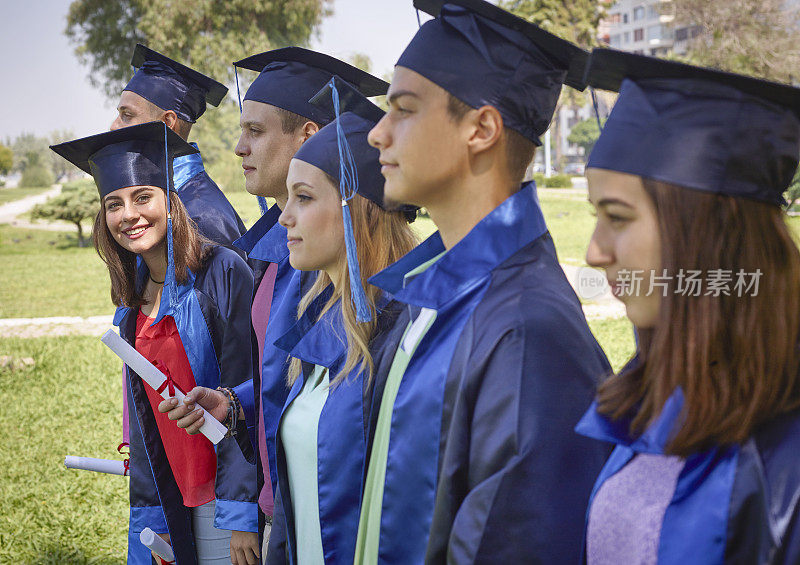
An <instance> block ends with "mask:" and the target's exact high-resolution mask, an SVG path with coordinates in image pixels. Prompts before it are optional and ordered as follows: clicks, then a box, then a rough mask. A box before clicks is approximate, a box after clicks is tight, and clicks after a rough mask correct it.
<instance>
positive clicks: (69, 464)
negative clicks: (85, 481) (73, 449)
mask: <svg viewBox="0 0 800 565" xmlns="http://www.w3.org/2000/svg"><path fill="white" fill-rule="evenodd" d="M64 466H65V467H66V468H67V469H81V470H83V471H95V472H97V473H108V474H110V475H127V474H128V472H127V469H126V468H125V461H114V460H113V459H95V458H94V457H76V456H74V455H67V456H66V458H65V459H64Z"/></svg>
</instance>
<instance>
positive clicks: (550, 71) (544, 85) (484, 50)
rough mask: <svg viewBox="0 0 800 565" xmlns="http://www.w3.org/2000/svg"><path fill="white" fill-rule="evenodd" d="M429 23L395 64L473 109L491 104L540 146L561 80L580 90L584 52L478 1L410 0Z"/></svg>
mask: <svg viewBox="0 0 800 565" xmlns="http://www.w3.org/2000/svg"><path fill="white" fill-rule="evenodd" d="M414 6H415V7H417V8H418V9H422V10H424V11H426V12H428V13H429V14H431V15H434V16H435V19H433V20H431V21H428V22H426V23H425V24H423V25H422V27H420V29H419V30H418V31H417V33H416V35H415V36H414V38H413V39H412V40H411V43H409V45H408V47H406V49H405V51H404V52H403V54H402V55H401V56H400V59H399V60H398V61H397V65H398V66H401V67H406V68H408V69H411V70H413V71H415V72H417V73H419V74H420V75H422V76H423V77H425V78H427V79H428V80H430V81H432V82H433V83H435V84H437V85H439V86H440V87H442V88H443V89H444V90H446V91H447V92H449V93H450V94H452V95H453V96H455V97H456V98H458V99H459V100H461V101H462V102H464V103H465V104H467V105H468V106H471V107H473V108H479V107H481V106H483V105H491V106H494V107H495V108H497V109H498V111H499V112H500V114H501V115H502V116H503V122H504V125H505V126H507V127H509V128H511V129H513V130H515V131H517V132H519V133H520V134H522V135H523V136H525V137H526V138H528V139H530V140H531V141H533V142H534V143H535V144H537V145H540V144H541V143H540V141H539V136H540V135H541V134H543V133H544V132H545V131H546V130H547V128H548V127H549V126H550V120H551V119H552V117H553V113H554V112H555V108H556V104H557V103H558V98H559V95H560V94H561V87H562V85H563V84H569V85H570V86H572V87H574V88H577V89H579V90H583V89H584V88H585V83H584V82H583V75H584V70H585V62H586V57H587V53H586V52H585V51H584V50H583V49H581V48H580V47H578V46H577V45H574V44H573V43H570V42H569V41H566V40H564V39H561V38H559V37H557V36H555V35H553V34H551V33H548V32H546V31H544V30H543V29H541V28H540V27H538V26H536V25H535V24H532V23H530V22H527V21H525V20H523V19H522V18H519V17H517V16H514V15H513V14H511V13H509V12H506V11H505V10H502V9H501V8H498V7H497V6H494V5H492V4H490V3H488V2H485V1H483V0H452V1H451V2H444V1H437V0H414Z"/></svg>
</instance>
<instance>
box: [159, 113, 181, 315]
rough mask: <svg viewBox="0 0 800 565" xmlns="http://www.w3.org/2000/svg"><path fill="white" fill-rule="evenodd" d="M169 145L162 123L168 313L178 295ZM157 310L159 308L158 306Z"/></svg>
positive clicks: (165, 126) (165, 127) (165, 284)
mask: <svg viewBox="0 0 800 565" xmlns="http://www.w3.org/2000/svg"><path fill="white" fill-rule="evenodd" d="M169 164H170V162H169V145H168V143H167V124H166V123H165V124H164V168H165V169H166V173H167V175H166V176H167V274H166V276H165V277H164V288H166V289H167V292H168V293H169V302H168V304H169V310H168V311H167V313H168V314H172V313H173V312H174V311H175V310H174V307H175V303H176V301H177V296H178V283H177V282H176V281H175V259H174V257H175V256H174V255H173V254H172V206H171V204H170V198H169V197H170V192H171V191H172V188H173V184H172V175H170V174H169V173H170V166H169ZM161 298H162V300H163V298H164V295H163V292H162V295H161ZM159 310H161V308H160V307H159Z"/></svg>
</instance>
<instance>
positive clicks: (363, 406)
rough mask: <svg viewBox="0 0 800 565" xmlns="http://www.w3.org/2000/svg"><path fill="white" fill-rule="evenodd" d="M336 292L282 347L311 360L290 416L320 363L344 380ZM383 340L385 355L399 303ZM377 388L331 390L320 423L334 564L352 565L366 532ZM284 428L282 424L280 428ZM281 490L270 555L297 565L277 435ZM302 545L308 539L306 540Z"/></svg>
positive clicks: (384, 312) (375, 344) (327, 549)
mask: <svg viewBox="0 0 800 565" xmlns="http://www.w3.org/2000/svg"><path fill="white" fill-rule="evenodd" d="M332 288H333V287H331V286H329V287H328V288H327V289H326V291H325V292H323V293H322V294H320V296H318V297H317V298H316V299H315V300H314V301H313V302H312V304H311V305H309V307H308V308H307V309H306V311H305V312H304V313H303V316H302V317H301V318H300V319H299V320H298V321H297V322H296V323H295V324H294V325H293V326H292V327H291V329H290V330H289V331H288V332H287V333H286V334H285V335H283V336H282V337H281V338H280V339H279V340H278V342H277V343H276V345H278V346H279V347H281V348H282V349H283V350H284V351H285V352H286V353H288V354H289V355H291V356H292V357H296V358H298V359H300V360H301V361H302V362H303V375H302V377H301V378H298V379H297V380H296V381H295V383H294V386H292V389H291V392H290V393H289V397H288V398H287V401H286V405H285V406H284V408H283V410H282V412H281V418H283V414H284V413H285V412H286V410H287V409H288V408H289V406H290V405H291V404H292V402H293V401H294V400H295V398H297V395H298V394H300V391H301V390H302V389H303V384H304V383H305V379H307V378H309V377H310V376H311V374H312V373H313V371H314V366H315V365H321V366H323V367H327V368H328V374H329V375H330V379H331V380H333V379H334V378H335V377H336V375H338V374H339V371H340V370H341V368H342V366H343V365H344V362H345V358H346V356H347V336H346V334H345V331H344V327H343V326H342V317H341V303H337V305H336V306H334V307H333V308H331V309H330V310H328V311H327V312H326V313H325V314H324V315H323V316H322V318H321V319H320V320H319V321H318V322H316V323H315V320H316V319H317V318H319V312H320V311H321V310H322V308H323V307H324V305H325V304H326V302H327V301H328V298H329V297H330V295H331V290H332ZM381 306H382V307H381V309H380V312H379V313H378V315H377V327H376V330H375V335H374V336H373V339H372V341H371V342H370V349H371V350H372V351H377V350H379V349H381V347H382V345H383V340H384V339H385V338H386V336H387V334H388V331H389V330H390V329H391V328H392V327H393V325H394V322H395V320H396V319H397V315H398V314H399V307H398V306H399V305H397V303H388V301H386V300H384V301H382V302H381ZM370 398H371V386H370V385H369V384H368V383H367V380H365V379H363V378H362V375H360V374H358V372H357V371H352V372H351V373H350V374H349V375H348V376H347V377H346V379H345V380H344V381H342V382H341V383H340V384H339V385H338V386H336V387H334V388H332V389H331V390H330V391H329V394H328V398H327V400H326V402H325V406H324V407H323V409H322V413H321V414H320V419H319V428H318V435H317V442H318V448H317V477H318V496H319V519H320V526H321V533H322V549H323V556H324V559H325V564H326V565H352V563H353V556H354V554H355V546H356V535H357V534H358V514H359V509H360V501H361V477H362V473H363V469H364V456H365V452H366V441H367V440H366V435H367V425H368V419H369V413H368V408H369V399H370ZM278 427H280V423H279V424H278ZM276 446H277V454H278V460H277V466H278V483H277V486H278V490H279V494H278V496H277V497H276V501H275V515H274V518H273V525H272V533H271V537H270V545H269V551H268V553H267V557H268V564H269V565H282V564H285V563H292V564H294V563H297V557H296V556H297V544H298V540H297V539H296V538H295V526H294V515H293V510H292V499H291V494H290V491H289V476H288V472H287V468H286V455H285V452H284V451H283V446H282V445H281V439H280V434H276ZM301 542H302V540H301Z"/></svg>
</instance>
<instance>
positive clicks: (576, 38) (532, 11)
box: [499, 0, 604, 49]
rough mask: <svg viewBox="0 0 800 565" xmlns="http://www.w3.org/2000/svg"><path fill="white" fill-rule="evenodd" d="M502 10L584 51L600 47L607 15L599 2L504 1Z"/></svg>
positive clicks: (587, 0)
mask: <svg viewBox="0 0 800 565" xmlns="http://www.w3.org/2000/svg"><path fill="white" fill-rule="evenodd" d="M499 6H500V7H501V8H504V9H506V10H508V11H510V12H513V13H515V14H516V15H518V16H519V17H521V18H523V19H526V20H528V21H529V22H533V23H535V24H536V25H538V26H539V27H541V28H542V29H544V30H545V31H549V32H550V33H553V34H555V35H557V36H559V37H563V38H564V39H567V40H569V41H572V42H573V43H576V44H578V45H580V46H581V47H583V48H584V49H588V48H590V47H594V46H595V45H597V26H598V25H599V23H600V19H601V18H602V17H603V15H604V11H603V6H602V4H601V3H600V2H598V1H597V0H502V1H501V2H500V3H499Z"/></svg>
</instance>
